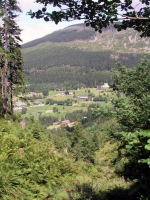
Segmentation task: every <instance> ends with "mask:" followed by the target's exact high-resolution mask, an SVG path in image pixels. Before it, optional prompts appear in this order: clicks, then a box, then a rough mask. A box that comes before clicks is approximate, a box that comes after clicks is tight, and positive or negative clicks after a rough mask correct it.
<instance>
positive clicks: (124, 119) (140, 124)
mask: <svg viewBox="0 0 150 200" xmlns="http://www.w3.org/2000/svg"><path fill="white" fill-rule="evenodd" d="M113 80H114V83H113V85H112V88H113V89H114V90H115V91H118V92H122V93H123V94H124V95H125V97H124V96H122V97H120V98H118V99H117V100H115V102H114V106H115V108H116V117H117V120H118V122H119V123H120V124H122V125H123V126H124V128H125V129H126V130H128V131H133V130H135V129H149V128H150V122H149V118H150V115H149V113H150V103H149V102H150V64H149V61H148V60H147V59H146V57H143V59H142V60H141V64H140V66H139V67H137V68H132V69H127V68H126V67H125V66H123V65H121V64H120V68H119V70H118V71H117V72H115V74H114V77H113Z"/></svg>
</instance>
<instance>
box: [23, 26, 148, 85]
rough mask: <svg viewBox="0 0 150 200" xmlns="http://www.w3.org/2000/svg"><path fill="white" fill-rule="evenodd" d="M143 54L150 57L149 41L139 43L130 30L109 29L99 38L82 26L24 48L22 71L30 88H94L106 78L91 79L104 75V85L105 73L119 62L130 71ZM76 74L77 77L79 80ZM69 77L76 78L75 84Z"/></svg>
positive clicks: (65, 30) (53, 34)
mask: <svg viewBox="0 0 150 200" xmlns="http://www.w3.org/2000/svg"><path fill="white" fill-rule="evenodd" d="M143 53H146V54H147V56H148V57H149V55H150V39H149V38H142V39H141V38H140V36H139V34H138V33H137V32H135V31H134V30H132V29H128V30H126V31H121V32H117V31H116V29H114V28H113V26H110V27H108V28H106V29H104V30H103V33H102V34H100V33H98V32H94V30H93V29H91V28H89V27H88V28H87V27H85V25H84V24H77V25H73V26H69V27H66V28H64V29H62V30H59V31H55V32H53V33H52V34H49V35H46V36H45V37H42V38H39V39H37V40H33V41H31V42H28V43H26V44H24V45H23V49H22V54H23V57H24V63H25V64H24V70H25V72H26V74H27V79H28V82H29V83H30V84H35V83H36V84H47V85H48V84H51V85H55V84H56V83H57V84H58V85H60V84H61V86H62V85H63V84H64V82H67V83H66V85H76V87H77V85H79V83H80V84H83V85H87V86H95V83H97V84H100V83H102V82H104V80H105V78H104V77H105V76H103V78H102V76H101V75H99V76H98V77H97V76H96V75H94V74H96V73H97V74H99V73H100V72H102V71H103V72H105V74H107V75H106V77H107V78H106V80H105V81H108V82H109V81H110V78H108V73H109V74H110V70H111V69H112V68H117V64H116V63H117V62H118V61H120V62H122V63H123V64H124V65H127V66H128V67H132V66H135V65H137V64H139V62H140V58H141V54H143ZM59 68H60V69H61V70H59ZM68 69H69V70H68ZM76 70H77V71H76ZM58 71H59V74H58ZM66 71H67V73H66ZM78 72H80V73H78ZM64 73H65V74H64ZM75 73H76V74H75ZM51 74H53V76H51ZM77 74H80V78H78V77H79V76H76V75H77ZM103 75H104V74H103ZM65 76H66V78H64V77H65ZM46 77H47V78H46ZM48 77H49V78H48ZM58 77H59V78H58ZM61 77H63V78H62V79H61ZM70 77H74V78H75V80H74V83H72V82H73V78H70ZM89 77H93V78H92V80H90V82H89V81H87V80H88V79H89ZM70 79H71V80H70ZM71 81H72V82H71ZM58 87H59V86H58Z"/></svg>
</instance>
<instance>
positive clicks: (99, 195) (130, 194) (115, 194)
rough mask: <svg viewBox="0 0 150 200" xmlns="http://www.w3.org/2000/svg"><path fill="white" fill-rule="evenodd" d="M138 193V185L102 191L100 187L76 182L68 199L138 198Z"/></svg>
mask: <svg viewBox="0 0 150 200" xmlns="http://www.w3.org/2000/svg"><path fill="white" fill-rule="evenodd" d="M138 195H139V193H138V191H137V190H136V185H133V186H131V187H130V188H128V189H125V188H121V187H116V188H114V189H109V190H107V191H105V192H101V191H100V188H98V187H93V186H92V184H87V183H84V184H76V185H75V186H74V189H73V190H71V191H68V196H69V199H68V200H137V199H138Z"/></svg>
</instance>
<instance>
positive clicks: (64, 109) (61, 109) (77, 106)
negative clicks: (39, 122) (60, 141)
mask: <svg viewBox="0 0 150 200" xmlns="http://www.w3.org/2000/svg"><path fill="white" fill-rule="evenodd" d="M86 90H90V93H91V94H93V95H94V96H95V97H97V96H99V95H101V96H107V97H108V100H109V99H111V98H113V97H114V96H115V94H114V93H113V92H112V91H110V90H105V91H98V90H96V88H87V89H85V88H82V89H79V90H72V91H71V90H70V91H69V92H74V93H75V98H73V95H61V92H62V91H50V92H49V96H48V97H47V98H45V97H44V98H42V99H36V100H34V102H37V101H38V102H41V103H43V104H45V102H46V99H54V100H56V101H65V100H67V99H72V100H73V103H72V106H66V105H64V106H63V105H57V104H54V105H43V106H34V102H30V106H28V107H27V113H26V114H23V115H22V117H23V118H26V117H27V118H29V117H31V116H34V118H35V119H38V118H39V114H38V112H41V116H49V115H51V116H55V117H58V120H59V121H61V118H62V117H65V115H66V114H67V113H71V112H73V111H75V110H84V111H87V108H88V106H89V105H90V104H99V106H101V107H106V106H107V107H110V106H111V102H110V101H108V103H105V102H94V101H78V102H77V101H76V97H77V96H80V95H86V96H88V95H89V93H88V92H87V91H86ZM53 107H56V108H57V109H58V112H55V113H53V112H52V113H46V111H47V110H53Z"/></svg>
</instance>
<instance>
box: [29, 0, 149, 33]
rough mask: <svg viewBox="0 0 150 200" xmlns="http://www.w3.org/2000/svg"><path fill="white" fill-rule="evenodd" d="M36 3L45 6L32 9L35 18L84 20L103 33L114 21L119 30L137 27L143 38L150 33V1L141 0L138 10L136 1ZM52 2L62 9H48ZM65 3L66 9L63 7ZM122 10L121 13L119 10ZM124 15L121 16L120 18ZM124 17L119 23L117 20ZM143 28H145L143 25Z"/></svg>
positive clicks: (38, 0)
mask: <svg viewBox="0 0 150 200" xmlns="http://www.w3.org/2000/svg"><path fill="white" fill-rule="evenodd" d="M36 2H37V3H42V4H43V6H44V8H43V9H41V10H38V11H36V12H32V11H30V12H29V13H28V14H29V15H31V17H32V18H34V17H35V18H37V19H40V18H44V20H45V21H46V22H47V21H54V22H55V23H56V24H58V23H59V22H61V21H63V20H66V21H70V20H81V19H84V20H85V24H86V26H91V27H92V28H95V30H96V31H99V32H100V33H101V32H102V28H103V27H105V28H106V27H107V26H109V24H115V28H117V30H118V31H121V30H125V29H126V28H128V27H129V28H131V27H132V28H134V29H135V30H136V31H138V32H141V37H146V36H150V35H149V19H150V18H149V1H148V0H147V1H141V4H142V6H141V8H140V9H138V10H137V9H136V6H135V7H134V6H133V5H132V3H133V1H132V0H131V1H128V0H125V1H123V2H122V1H121V0H116V1H103V2H99V1H98V2H95V1H93V0H90V1H82V2H80V1H79V2H78V1H75V0H72V1H71V2H70V1H65V0H64V1H55V0H51V1H48V2H47V1H46V0H44V1H43V0H37V1H36ZM49 4H52V5H53V7H56V6H57V7H58V8H60V10H57V11H50V13H49V12H48V11H47V9H48V6H49ZM63 6H65V10H64V9H63ZM120 9H121V12H120ZM120 16H121V17H120ZM119 19H121V20H122V21H120V23H118V20H119ZM143 27H144V28H143Z"/></svg>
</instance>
